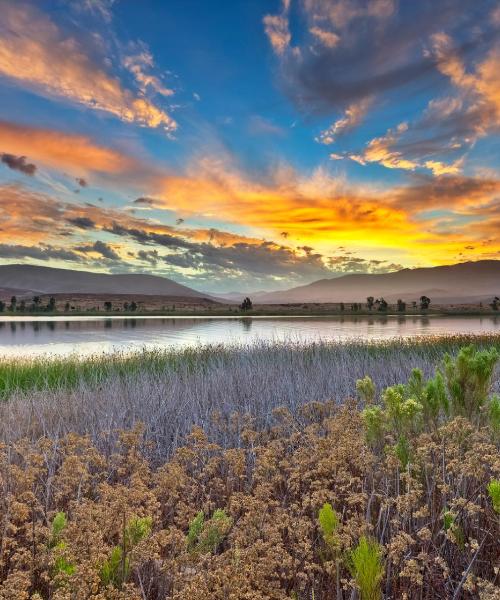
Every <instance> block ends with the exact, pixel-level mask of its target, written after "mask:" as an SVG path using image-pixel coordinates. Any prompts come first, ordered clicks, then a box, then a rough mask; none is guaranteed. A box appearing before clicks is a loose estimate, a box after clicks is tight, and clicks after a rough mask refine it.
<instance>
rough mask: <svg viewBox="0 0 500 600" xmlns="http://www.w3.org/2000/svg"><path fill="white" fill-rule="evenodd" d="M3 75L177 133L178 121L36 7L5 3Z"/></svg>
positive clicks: (0, 6) (1, 6) (0, 35)
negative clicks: (127, 85) (128, 85)
mask: <svg viewBox="0 0 500 600" xmlns="http://www.w3.org/2000/svg"><path fill="white" fill-rule="evenodd" d="M0 10H1V13H2V29H1V30H0V75H3V76H4V77H7V78H9V79H11V80H12V81H14V82H16V83H17V84H19V85H21V86H24V87H27V88H29V89H31V90H33V91H35V92H37V93H39V94H41V95H43V96H46V97H51V98H61V99H64V100H67V101H70V102H73V103H76V104H79V105H81V106H85V107H87V108H91V109H95V110H99V111H103V112H106V113H109V114H112V115H114V116H115V117H117V118H119V119H121V120H122V121H125V122H129V123H138V124H139V125H143V126H145V127H163V128H164V129H165V130H167V131H173V130H175V129H176V127H177V123H176V122H175V120H174V119H173V118H172V117H171V116H170V115H168V114H167V113H166V112H165V111H164V110H163V109H161V108H159V107H158V106H156V105H155V104H153V103H152V102H150V101H149V100H147V99H146V98H144V97H141V96H139V95H135V94H134V93H133V92H131V91H130V90H128V89H125V88H124V87H123V86H122V84H121V82H120V81H119V80H118V79H117V78H116V77H113V76H111V75H110V74H108V73H107V72H106V70H105V69H104V68H103V67H102V66H101V65H99V64H97V63H96V62H94V61H93V60H92V59H91V58H90V55H89V51H88V50H87V49H86V48H84V47H83V46H82V44H81V43H80V42H79V41H78V40H77V39H75V38H73V37H69V36H67V35H65V34H64V33H63V32H62V31H61V30H60V29H59V27H58V26H57V25H56V24H55V23H54V22H53V21H52V20H51V19H50V18H49V17H48V16H47V15H45V14H44V13H42V12H41V11H39V10H38V9H37V8H35V7H33V6H31V5H27V4H23V3H19V2H9V1H8V0H7V1H5V0H3V1H1V2H0Z"/></svg>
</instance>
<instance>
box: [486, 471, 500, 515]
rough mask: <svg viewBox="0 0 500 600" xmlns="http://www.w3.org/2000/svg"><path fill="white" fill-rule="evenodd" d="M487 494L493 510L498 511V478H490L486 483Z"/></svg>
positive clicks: (499, 488)
mask: <svg viewBox="0 0 500 600" xmlns="http://www.w3.org/2000/svg"><path fill="white" fill-rule="evenodd" d="M488 494H489V496H490V498H491V503H492V504H493V510H494V511H495V512H496V513H500V480H498V479H492V480H491V481H490V483H489V484H488Z"/></svg>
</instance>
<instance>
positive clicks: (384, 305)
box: [375, 298, 388, 312]
mask: <svg viewBox="0 0 500 600" xmlns="http://www.w3.org/2000/svg"><path fill="white" fill-rule="evenodd" d="M375 304H377V306H378V308H377V310H379V311H380V312H385V311H386V310H387V307H388V304H387V302H386V301H385V300H384V298H379V299H378V300H377V301H376V302H375Z"/></svg>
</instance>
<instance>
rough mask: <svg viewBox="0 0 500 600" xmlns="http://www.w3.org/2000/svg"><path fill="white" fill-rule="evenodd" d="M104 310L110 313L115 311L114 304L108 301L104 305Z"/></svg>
mask: <svg viewBox="0 0 500 600" xmlns="http://www.w3.org/2000/svg"><path fill="white" fill-rule="evenodd" d="M104 309H105V310H107V311H108V312H109V311H111V310H113V303H112V302H110V301H109V300H107V301H106V302H105V303H104Z"/></svg>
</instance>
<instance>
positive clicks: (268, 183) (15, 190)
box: [0, 0, 500, 292]
mask: <svg viewBox="0 0 500 600" xmlns="http://www.w3.org/2000/svg"><path fill="white" fill-rule="evenodd" d="M0 15H1V16H0V261H1V262H2V263H23V262H26V263H33V264H48V261H50V265H51V266H59V267H67V268H71V269H88V270H95V271H103V272H113V273H119V272H150V273H154V274H157V275H164V276H167V277H170V278H172V279H174V280H176V281H178V282H179V283H183V284H186V285H190V286H193V287H194V288H197V289H203V290H206V291H211V292H215V291H231V290H239V291H245V290H257V289H269V290H271V289H283V288H286V287H290V286H292V285H299V284H303V283H309V282H312V281H314V280H316V279H320V278H325V277H335V276H337V275H339V274H343V273H350V272H358V273H359V272H373V273H376V272H387V271H392V270H397V269H399V268H402V267H416V266H434V265H442V264H451V263H456V262H461V261H466V260H480V259H500V235H499V234H500V158H499V157H500V136H499V132H500V41H499V40H500V4H499V3H498V1H497V0H485V1H484V2H481V3H477V2H472V0H440V1H439V2H435V1H431V0H422V1H419V2H411V3H409V2H402V1H401V0H400V1H399V2H398V0H271V1H256V2H234V1H226V0H221V1H218V2H215V3H210V2H203V1H201V0H200V1H198V0H192V1H191V0H189V1H186V0H168V1H167V2H164V1H161V0H145V1H144V2H125V1H124V0H86V1H79V0H75V1H73V0H44V1H41V2H38V1H35V0H32V1H31V2H29V1H28V2H25V1H17V0H16V1H15V2H14V1H12V0H0Z"/></svg>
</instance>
